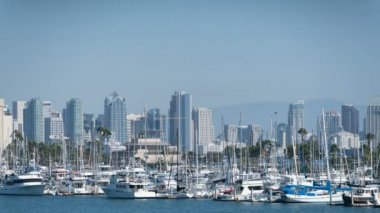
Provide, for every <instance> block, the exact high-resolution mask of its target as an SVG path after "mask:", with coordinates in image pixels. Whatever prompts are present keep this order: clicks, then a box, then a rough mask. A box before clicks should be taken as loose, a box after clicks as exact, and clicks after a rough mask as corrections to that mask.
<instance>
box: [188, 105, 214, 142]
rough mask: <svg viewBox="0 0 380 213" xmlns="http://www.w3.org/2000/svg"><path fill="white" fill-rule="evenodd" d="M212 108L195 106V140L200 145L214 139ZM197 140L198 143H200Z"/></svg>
mask: <svg viewBox="0 0 380 213" xmlns="http://www.w3.org/2000/svg"><path fill="white" fill-rule="evenodd" d="M212 120H213V117H212V110H211V109H208V108H194V109H193V121H194V140H198V142H199V145H207V144H209V143H211V142H212V141H213V139H214V127H213V124H212ZM198 142H197V143H198Z"/></svg>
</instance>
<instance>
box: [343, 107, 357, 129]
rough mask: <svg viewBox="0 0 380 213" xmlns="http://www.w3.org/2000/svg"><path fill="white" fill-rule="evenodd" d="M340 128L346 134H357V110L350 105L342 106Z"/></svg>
mask: <svg viewBox="0 0 380 213" xmlns="http://www.w3.org/2000/svg"><path fill="white" fill-rule="evenodd" d="M342 127H343V130H344V131H346V132H351V133H354V134H359V110H357V109H356V108H355V107H354V106H352V105H348V104H345V105H342Z"/></svg>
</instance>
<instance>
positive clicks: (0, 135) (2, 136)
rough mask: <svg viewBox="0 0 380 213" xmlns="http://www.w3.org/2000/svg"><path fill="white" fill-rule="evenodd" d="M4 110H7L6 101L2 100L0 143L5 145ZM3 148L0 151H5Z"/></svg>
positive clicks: (0, 100) (0, 102)
mask: <svg viewBox="0 0 380 213" xmlns="http://www.w3.org/2000/svg"><path fill="white" fill-rule="evenodd" d="M4 108H5V101H4V99H2V98H0V143H3V141H4V130H3V125H4ZM3 148H4V147H3V146H0V149H3Z"/></svg>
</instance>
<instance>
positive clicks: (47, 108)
mask: <svg viewBox="0 0 380 213" xmlns="http://www.w3.org/2000/svg"><path fill="white" fill-rule="evenodd" d="M52 111H53V106H52V103H51V101H43V102H42V116H43V118H44V119H45V118H49V117H51V113H52Z"/></svg>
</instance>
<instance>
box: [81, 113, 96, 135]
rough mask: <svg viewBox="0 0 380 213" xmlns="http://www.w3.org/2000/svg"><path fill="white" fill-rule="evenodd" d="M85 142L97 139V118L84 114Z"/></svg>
mask: <svg viewBox="0 0 380 213" xmlns="http://www.w3.org/2000/svg"><path fill="white" fill-rule="evenodd" d="M83 130H84V132H83V140H84V141H85V142H90V141H92V140H93V139H95V116H94V114H87V113H83Z"/></svg>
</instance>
